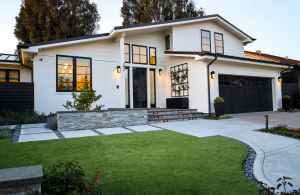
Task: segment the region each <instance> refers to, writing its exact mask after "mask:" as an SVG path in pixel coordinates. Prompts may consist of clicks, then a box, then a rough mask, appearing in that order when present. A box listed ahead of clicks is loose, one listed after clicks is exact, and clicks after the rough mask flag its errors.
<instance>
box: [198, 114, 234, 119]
mask: <svg viewBox="0 0 300 195" xmlns="http://www.w3.org/2000/svg"><path fill="white" fill-rule="evenodd" d="M228 118H233V116H230V115H229V114H224V115H221V116H220V117H211V116H209V117H205V118H203V119H209V120H220V119H228Z"/></svg>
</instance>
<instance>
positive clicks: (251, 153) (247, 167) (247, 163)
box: [237, 140, 262, 189]
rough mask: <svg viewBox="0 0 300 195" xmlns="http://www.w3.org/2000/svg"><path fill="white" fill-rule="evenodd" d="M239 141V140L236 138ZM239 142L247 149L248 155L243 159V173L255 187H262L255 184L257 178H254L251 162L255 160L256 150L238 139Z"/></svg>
mask: <svg viewBox="0 0 300 195" xmlns="http://www.w3.org/2000/svg"><path fill="white" fill-rule="evenodd" d="M237 141H239V140H237ZM239 142H241V143H242V144H244V145H245V146H246V147H247V149H248V156H247V158H246V159H245V160H244V162H243V165H242V167H243V173H244V175H245V176H246V177H247V178H248V179H249V180H250V181H251V182H252V183H253V184H254V185H256V186H257V187H259V188H260V189H261V188H262V187H261V186H260V185H259V184H257V182H258V181H257V179H256V178H255V176H254V174H253V164H254V161H255V158H256V152H255V150H254V149H253V148H252V147H251V146H249V145H248V144H246V143H244V142H242V141H239Z"/></svg>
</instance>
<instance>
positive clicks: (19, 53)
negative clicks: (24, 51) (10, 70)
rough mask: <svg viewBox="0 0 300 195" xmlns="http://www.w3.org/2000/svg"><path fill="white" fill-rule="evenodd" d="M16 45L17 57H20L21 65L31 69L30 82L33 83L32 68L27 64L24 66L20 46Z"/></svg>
mask: <svg viewBox="0 0 300 195" xmlns="http://www.w3.org/2000/svg"><path fill="white" fill-rule="evenodd" d="M17 47H18V49H17V50H18V55H19V59H20V61H21V66H24V67H25V68H29V69H30V70H31V83H33V69H32V68H30V67H28V66H25V65H24V64H23V60H22V55H21V52H20V47H19V45H17Z"/></svg>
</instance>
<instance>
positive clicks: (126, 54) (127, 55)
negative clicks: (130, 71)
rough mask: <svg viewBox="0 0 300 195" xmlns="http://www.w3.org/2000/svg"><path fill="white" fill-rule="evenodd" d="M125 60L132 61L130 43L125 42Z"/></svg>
mask: <svg viewBox="0 0 300 195" xmlns="http://www.w3.org/2000/svg"><path fill="white" fill-rule="evenodd" d="M124 55H125V62H126V63H130V45H129V44H124Z"/></svg>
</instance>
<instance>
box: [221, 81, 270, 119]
mask: <svg viewBox="0 0 300 195" xmlns="http://www.w3.org/2000/svg"><path fill="white" fill-rule="evenodd" d="M219 94H220V97H223V98H224V100H225V103H224V104H223V106H224V111H225V113H226V114H232V113H243V112H259V111H272V110H273V109H272V108H273V105H272V86H271V79H268V78H256V77H240V76H226V75H219Z"/></svg>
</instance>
